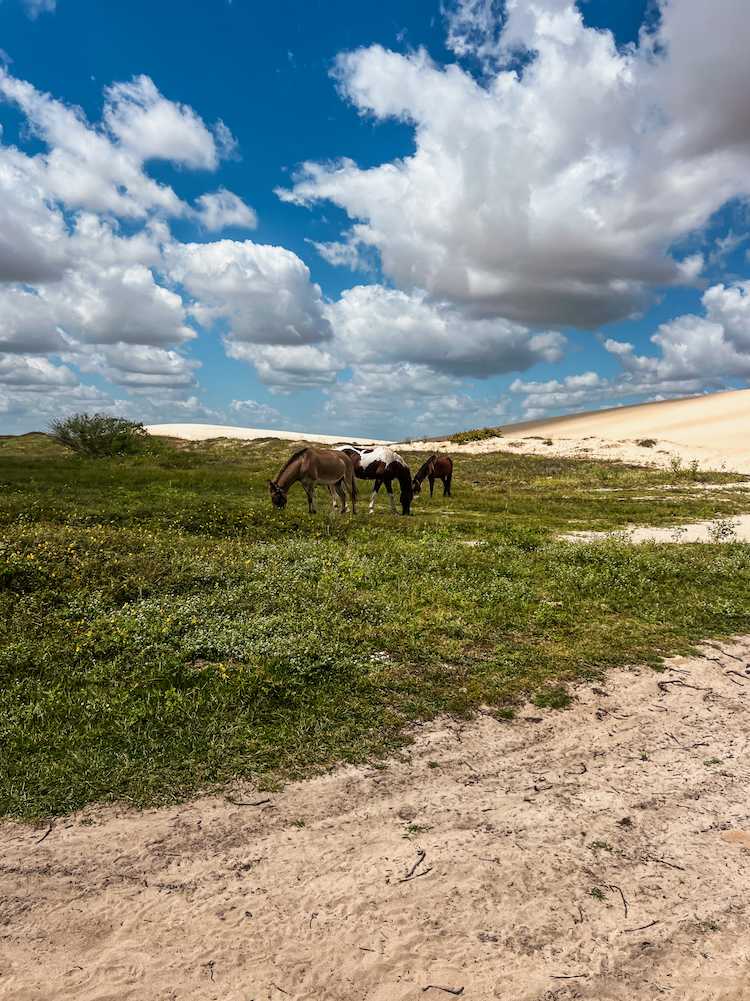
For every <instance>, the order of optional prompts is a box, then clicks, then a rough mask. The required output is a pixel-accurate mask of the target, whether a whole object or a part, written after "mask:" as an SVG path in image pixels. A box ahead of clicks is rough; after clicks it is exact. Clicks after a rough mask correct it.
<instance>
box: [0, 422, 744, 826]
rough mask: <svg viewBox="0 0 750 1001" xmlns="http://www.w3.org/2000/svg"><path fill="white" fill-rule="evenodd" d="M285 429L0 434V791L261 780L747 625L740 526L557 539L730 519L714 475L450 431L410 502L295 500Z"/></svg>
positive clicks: (42, 810)
mask: <svg viewBox="0 0 750 1001" xmlns="http://www.w3.org/2000/svg"><path fill="white" fill-rule="evenodd" d="M293 449H294V444H293V443H288V442H284V443H280V442H277V441H272V440H267V441H262V442H236V441H230V440H222V441H217V442H213V443H211V442H208V443H185V442H181V443H180V444H179V447H175V446H174V445H173V444H170V443H169V442H166V441H162V442H159V441H156V442H155V443H153V446H152V448H151V450H150V452H149V453H147V454H142V455H137V456H132V457H124V458H115V459H98V460H97V461H91V460H87V459H84V458H81V457H79V456H76V455H72V454H71V453H70V452H69V451H68V450H64V449H61V448H60V447H59V446H56V445H55V444H54V443H52V442H50V440H49V439H47V438H46V437H44V436H24V437H22V438H19V439H5V440H2V441H0V525H1V526H2V540H1V541H0V582H1V589H0V606H1V608H2V630H3V636H2V646H1V649H0V675H1V677H2V685H3V690H4V698H3V701H2V704H0V811H1V812H3V813H5V814H10V815H15V816H22V817H38V816H43V815H53V814H59V813H64V812H66V811H70V810H73V809H76V808H78V807H81V806H83V805H84V804H86V803H88V802H92V801H106V800H122V801H127V802H131V803H136V804H155V803H161V802H168V801H173V800H175V799H179V798H181V797H186V796H188V795H190V794H192V793H194V792H195V791H196V790H198V789H201V788H208V787H211V786H212V785H214V784H216V783H222V782H226V781H229V780H231V779H233V778H235V777H238V776H240V777H246V778H247V777H250V778H253V779H255V780H257V781H259V782H260V783H265V784H268V783H271V782H274V781H276V780H278V779H279V778H280V777H284V776H289V775H302V774H306V773H309V772H310V771H313V770H316V769H320V768H325V767H327V766H330V765H331V764H332V763H334V762H336V761H341V760H345V761H357V760H362V759H363V758H365V757H366V756H368V755H377V754H381V753H383V752H385V751H387V750H389V749H391V748H393V747H394V746H396V745H397V744H398V743H399V742H400V741H402V740H404V739H405V737H404V731H405V724H407V723H408V722H409V721H411V720H418V719H423V718H427V717H430V716H432V715H434V714H436V713H438V712H441V711H449V712H455V713H465V712H469V711H471V710H472V709H473V708H475V707H476V706H477V705H478V704H480V703H483V704H489V705H492V706H495V707H496V708H497V711H498V713H500V714H505V715H507V714H509V713H510V712H512V707H513V705H514V704H515V703H517V702H518V700H520V699H522V698H524V697H526V696H529V695H530V696H532V697H534V698H535V700H536V702H537V704H539V705H540V706H552V707H556V706H564V705H565V704H566V701H567V699H568V697H569V695H568V692H567V691H566V686H569V684H570V683H571V682H573V681H575V680H576V679H578V678H590V677H594V676H596V675H598V674H600V673H601V672H602V671H603V670H605V669H606V668H608V667H611V666H615V665H618V664H623V663H628V662H633V661H635V660H646V661H652V662H656V661H657V660H658V658H659V657H660V656H661V655H664V654H667V653H672V652H676V651H678V650H684V649H686V648H687V647H688V646H689V645H690V643H691V642H694V641H697V640H699V639H702V638H704V637H707V636H712V635H713V636H719V635H729V634H732V633H737V632H741V631H743V630H744V631H747V630H748V628H750V599H749V598H748V594H750V587H749V585H750V546H747V545H743V544H738V543H734V542H729V543H726V542H725V543H722V544H718V543H717V544H716V545H704V546H694V545H687V546H672V547H670V546H655V545H648V546H639V547H635V546H630V545H626V544H623V543H622V542H620V541H618V540H617V539H612V540H608V541H606V542H598V543H595V544H590V545H568V544H566V543H561V542H558V541H556V540H555V537H556V535H557V533H559V532H560V531H561V530H575V529H579V528H593V529H606V528H617V527H622V526H624V525H626V524H628V523H649V524H670V523H677V522H681V521H682V522H684V521H688V520H692V519H695V520H697V519H701V518H712V517H721V518H730V517H731V516H732V515H733V514H737V513H739V512H741V511H744V510H746V505H747V495H746V493H743V492H741V491H735V490H733V489H732V488H731V487H727V489H726V491H721V490H718V491H712V492H711V493H710V495H709V494H708V492H707V491H700V490H697V489H694V486H695V484H694V481H693V480H692V478H691V477H689V476H686V475H685V472H684V471H683V470H668V471H659V470H650V469H649V470H647V469H635V468H629V467H625V466H616V465H606V464H603V463H596V462H578V461H572V460H561V459H556V458H555V459H553V458H538V457H533V456H518V455H508V454H502V453H494V454H489V455H483V456H461V457H460V460H458V461H457V463H456V475H455V479H454V496H453V497H452V498H451V499H449V500H443V499H442V498H440V499H439V498H437V497H436V498H435V499H434V500H433V501H430V500H429V498H428V496H426V495H424V494H423V495H422V496H421V497H420V498H418V499H417V500H416V501H415V504H414V517H412V518H402V517H398V518H396V517H393V516H392V515H391V514H389V513H385V509H384V508H383V509H381V510H383V511H384V513H382V514H377V515H376V516H374V517H368V516H367V515H366V514H364V513H361V514H359V515H358V516H357V517H356V518H350V517H345V518H341V517H340V516H338V515H333V516H332V515H331V514H330V513H329V512H328V500H327V497H326V496H325V494H323V493H321V494H320V498H319V499H320V505H319V506H320V509H321V512H322V513H321V514H318V515H317V516H315V517H310V516H308V514H307V511H306V507H307V504H306V500H305V497H304V494H303V492H302V490H296V491H295V490H293V491H292V492H291V493H290V498H289V506H288V508H287V509H285V510H284V511H283V512H278V511H275V510H273V509H272V508H271V505H270V503H269V500H268V496H267V487H266V481H267V479H268V477H269V475H272V474H273V472H274V471H275V470H276V469H278V467H279V465H280V464H281V462H282V460H283V459H284V458H285V457H286V456H288V455H289V454H290V453H291V451H292V450H293ZM402 454H404V457H405V458H406V459H407V460H408V461H410V462H411V464H412V468H413V469H416V468H417V465H418V462H417V461H416V459H417V457H416V456H410V455H409V453H408V452H406V451H405V452H403V453H402ZM700 478H701V479H702V480H704V481H711V482H714V483H722V482H725V483H730V482H736V481H737V479H738V477H737V476H736V475H731V476H729V475H725V474H700ZM666 486H669V487H670V488H671V489H669V490H668V491H667V490H664V489H662V488H664V487H666ZM602 487H606V489H602ZM660 491H661V492H660ZM657 497H658V499H659V503H654V500H653V499H654V498H657ZM467 543H471V545H469V544H467Z"/></svg>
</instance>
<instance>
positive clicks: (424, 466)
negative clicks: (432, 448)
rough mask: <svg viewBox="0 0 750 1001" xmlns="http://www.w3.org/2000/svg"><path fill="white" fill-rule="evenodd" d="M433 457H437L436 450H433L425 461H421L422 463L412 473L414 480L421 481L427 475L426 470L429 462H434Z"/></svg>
mask: <svg viewBox="0 0 750 1001" xmlns="http://www.w3.org/2000/svg"><path fill="white" fill-rule="evenodd" d="M435 459H437V452H433V453H432V455H431V456H430V457H429V459H428V460H427V462H423V463H422V465H421V466H420V467H419V469H418V470H417V471H416V473H415V474H414V479H415V480H419V482H420V483H421V482H422V480H423V479H424V478H425V476H427V470H428V468H429V465H430V463H431V462H434V461H435Z"/></svg>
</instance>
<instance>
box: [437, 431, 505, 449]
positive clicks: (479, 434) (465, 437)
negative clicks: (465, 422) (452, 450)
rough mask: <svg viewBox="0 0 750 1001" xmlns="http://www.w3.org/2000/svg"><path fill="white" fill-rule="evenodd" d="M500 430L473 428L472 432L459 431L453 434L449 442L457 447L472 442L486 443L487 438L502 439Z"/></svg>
mask: <svg viewBox="0 0 750 1001" xmlns="http://www.w3.org/2000/svg"><path fill="white" fill-rule="evenodd" d="M502 436H503V435H502V432H501V431H500V429H499V428H472V429H471V430H470V431H459V432H457V433H456V434H452V435H451V436H450V438H449V439H448V441H452V442H455V444H456V445H466V444H467V443H468V442H470V441H484V440H485V439H486V438H502Z"/></svg>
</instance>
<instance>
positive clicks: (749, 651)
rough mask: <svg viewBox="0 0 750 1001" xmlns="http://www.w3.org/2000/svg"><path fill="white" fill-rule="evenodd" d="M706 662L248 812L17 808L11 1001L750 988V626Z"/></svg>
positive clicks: (426, 749) (7, 847) (10, 899)
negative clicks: (45, 819) (55, 812)
mask: <svg viewBox="0 0 750 1001" xmlns="http://www.w3.org/2000/svg"><path fill="white" fill-rule="evenodd" d="M706 652H707V654H708V657H694V658H690V659H688V658H676V659H674V660H671V661H669V662H668V665H667V667H668V670H666V671H665V672H664V673H660V674H657V673H655V672H654V671H652V670H651V669H648V668H638V669H633V670H627V671H619V672H613V673H612V674H611V676H609V677H608V678H607V680H606V681H605V682H601V683H600V685H599V686H594V687H590V686H584V687H582V688H581V689H580V690H579V691H578V698H577V700H576V701H575V703H574V704H573V707H572V708H571V709H569V710H568V711H565V712H554V711H546V712H545V711H541V710H538V709H536V708H527V709H526V710H525V711H523V712H522V713H521V714H520V718H518V719H517V720H516V721H513V722H498V721H496V720H495V719H493V718H492V717H490V716H487V715H480V716H479V717H478V719H476V720H474V721H471V722H458V721H450V720H445V719H443V720H442V721H438V722H436V723H434V724H431V725H429V726H425V727H422V728H421V729H420V730H419V731H418V736H417V739H416V742H415V744H414V745H413V747H412V748H410V749H409V751H408V752H407V753H406V754H404V755H403V757H402V758H401V759H400V760H394V761H391V762H389V763H388V765H387V767H385V768H382V769H377V768H372V767H371V768H346V769H342V770H338V771H336V772H334V773H332V774H330V775H327V776H325V777H322V778H318V779H315V780H312V781H309V782H306V783H298V784H293V785H289V786H288V787H287V788H286V789H285V790H284V791H283V792H281V793H274V794H268V793H267V794H262V793H258V792H253V791H252V790H250V789H244V790H235V793H234V795H235V796H236V798H238V799H239V800H241V801H243V802H244V803H246V804H250V805H237V804H234V803H230V802H227V801H226V800H225V799H224V798H210V799H202V800H200V801H197V802H193V803H190V804H186V805H183V806H179V807H174V808H169V809H161V810H153V811H148V812H145V813H138V812H135V811H122V810H119V811H118V810H115V809H106V810H104V811H102V810H99V811H97V810H89V811H87V812H86V813H84V814H82V815H79V816H75V817H73V818H68V819H63V820H58V821H57V822H56V823H55V824H54V825H53V826H52V827H51V829H49V833H48V834H46V836H45V833H46V832H47V830H48V828H47V827H46V826H45V827H41V828H38V829H33V828H29V827H24V826H20V825H15V824H12V823H7V822H6V823H4V824H3V825H2V826H0V842H1V843H2V866H1V867H0V880H1V882H2V885H1V897H0V900H1V904H0V906H1V908H2V918H1V931H0V935H1V937H0V997H2V998H3V999H11V998H12V999H13V1001H31V999H34V1001H38V999H55V1001H65V999H75V1001H123V999H133V1001H136V999H137V1001H152V999H159V1001H168V999H169V1001H182V999H196V1001H197V999H200V1001H284V999H287V998H292V999H325V1001H401V999H404V1001H405V999H414V1001H416V999H417V998H422V997H424V998H434V999H436V1001H439V999H440V998H450V997H453V996H461V997H464V998H467V999H472V1001H484V999H488V1001H489V999H512V1001H572V999H587V1001H609V999H612V1001H636V999H638V1001H640V999H651V998H653V999H656V998H662V997H663V998H667V999H668V998H673V999H674V1001H741V999H747V998H748V997H750V938H749V937H748V934H747V926H748V919H749V918H750V914H748V905H749V902H750V896H749V895H748V886H749V884H750V803H749V801H748V795H747V789H748V780H750V765H749V764H748V750H749V747H748V743H749V741H750V717H749V714H748V702H749V700H750V637H748V638H745V639H739V640H736V641H734V642H732V643H730V644H728V645H727V646H725V647H723V648H722V652H719V648H718V647H716V648H707V651H706ZM709 657H710V658H711V659H709ZM259 800H261V801H264V800H265V801H266V802H261V803H260V804H258V803H257V801H259ZM253 804H256V805H253ZM409 825H412V826H411V828H410V827H409ZM430 985H432V986H431V987H430ZM428 988H429V989H428ZM445 988H449V989H450V992H447V991H446V990H445ZM461 991H462V992H463V993H460V992H461Z"/></svg>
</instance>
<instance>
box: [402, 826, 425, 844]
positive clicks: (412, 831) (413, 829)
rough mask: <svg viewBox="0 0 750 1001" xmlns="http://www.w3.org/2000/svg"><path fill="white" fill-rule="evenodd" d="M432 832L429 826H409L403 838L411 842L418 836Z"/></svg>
mask: <svg viewBox="0 0 750 1001" xmlns="http://www.w3.org/2000/svg"><path fill="white" fill-rule="evenodd" d="M431 830H432V828H431V827H430V825H429V824H407V825H406V830H405V831H404V834H403V837H405V838H408V839H409V840H411V838H416V836H417V835H418V834H425V833H426V832H427V831H431Z"/></svg>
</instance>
